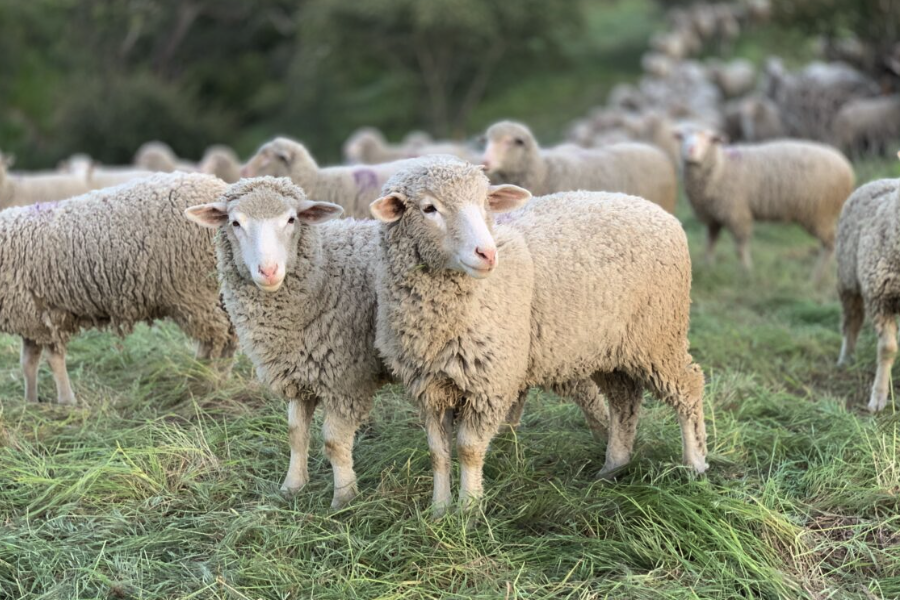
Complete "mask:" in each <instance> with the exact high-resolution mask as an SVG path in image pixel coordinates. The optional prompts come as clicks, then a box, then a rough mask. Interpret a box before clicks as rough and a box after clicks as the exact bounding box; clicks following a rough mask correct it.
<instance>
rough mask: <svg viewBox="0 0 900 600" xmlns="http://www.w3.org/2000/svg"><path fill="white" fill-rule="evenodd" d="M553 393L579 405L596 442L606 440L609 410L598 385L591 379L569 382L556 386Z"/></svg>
mask: <svg viewBox="0 0 900 600" xmlns="http://www.w3.org/2000/svg"><path fill="white" fill-rule="evenodd" d="M553 392H554V393H556V394H557V395H558V396H561V397H564V398H569V399H570V400H572V401H573V402H574V403H575V404H577V405H578V407H579V408H580V409H581V412H582V414H584V420H585V421H586V422H587V425H588V428H590V430H591V434H592V435H593V436H594V439H595V440H597V441H600V440H602V439H603V438H604V436H605V434H606V432H607V431H608V430H609V408H608V407H607V406H606V400H605V399H604V398H603V394H602V393H601V392H600V389H599V388H598V387H597V384H596V383H594V382H593V381H592V380H591V379H579V380H577V381H567V382H566V383H561V384H556V385H554V386H553Z"/></svg>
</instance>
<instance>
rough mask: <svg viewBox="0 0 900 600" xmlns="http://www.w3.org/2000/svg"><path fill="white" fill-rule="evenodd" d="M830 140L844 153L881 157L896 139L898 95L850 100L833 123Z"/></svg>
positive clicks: (899, 116)
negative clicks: (867, 153)
mask: <svg viewBox="0 0 900 600" xmlns="http://www.w3.org/2000/svg"><path fill="white" fill-rule="evenodd" d="M834 136H835V142H836V143H837V144H838V146H839V147H840V148H841V149H842V150H844V151H845V152H849V153H852V154H860V153H862V152H865V151H866V150H868V151H869V152H873V153H878V154H883V153H885V152H886V151H887V150H888V147H889V146H890V145H891V143H893V142H896V141H897V139H898V138H900V95H893V96H882V97H879V98H862V99H859V100H851V101H850V102H848V103H847V104H845V105H844V106H843V107H842V108H841V110H840V111H838V114H837V117H835V119H834Z"/></svg>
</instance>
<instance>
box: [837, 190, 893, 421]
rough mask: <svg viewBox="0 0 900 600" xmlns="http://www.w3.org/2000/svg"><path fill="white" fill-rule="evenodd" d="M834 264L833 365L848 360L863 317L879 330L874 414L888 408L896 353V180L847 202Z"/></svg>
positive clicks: (872, 402)
mask: <svg viewBox="0 0 900 600" xmlns="http://www.w3.org/2000/svg"><path fill="white" fill-rule="evenodd" d="M837 264H838V283H837V289H838V295H839V296H840V299H841V307H842V319H841V330H842V333H843V336H844V341H843V344H842V345H841V355H840V358H839V359H838V365H839V366H843V365H846V364H847V363H848V362H849V361H850V359H851V358H852V356H853V352H854V350H855V348H856V339H857V337H858V336H859V330H860V329H861V328H862V325H863V321H864V319H865V316H866V315H868V316H869V319H870V320H871V321H872V324H873V325H874V326H875V332H876V333H877V334H878V365H877V369H876V372H875V381H874V383H873V384H872V392H871V395H870V398H869V405H868V408H869V410H870V411H871V412H878V411H880V410H882V409H884V407H885V406H887V401H888V396H889V395H890V381H891V367H892V366H893V364H894V357H895V355H896V354H897V315H898V313H900V310H898V309H900V278H898V277H897V273H898V272H900V179H881V180H879V181H873V182H871V183H868V184H866V185H864V186H862V187H861V188H859V189H858V190H856V191H855V192H854V193H853V195H852V196H850V199H849V200H847V203H846V204H845V205H844V210H843V212H842V213H841V220H840V222H839V223H838V232H837Z"/></svg>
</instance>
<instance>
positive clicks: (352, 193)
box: [242, 137, 412, 219]
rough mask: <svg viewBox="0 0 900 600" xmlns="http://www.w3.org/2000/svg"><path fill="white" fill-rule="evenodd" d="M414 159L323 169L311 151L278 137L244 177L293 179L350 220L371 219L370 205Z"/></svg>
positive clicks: (252, 162) (250, 164)
mask: <svg viewBox="0 0 900 600" xmlns="http://www.w3.org/2000/svg"><path fill="white" fill-rule="evenodd" d="M411 164H412V161H411V160H397V161H394V162H389V163H384V164H379V165H364V166H354V167H325V168H320V167H319V165H317V164H316V161H315V159H314V158H313V157H312V156H311V155H310V153H309V151H307V149H306V148H305V147H304V146H303V144H300V143H298V142H295V141H294V140H290V139H287V138H283V137H279V138H275V139H274V140H272V141H271V142H268V143H266V144H263V146H262V147H261V148H260V149H259V150H258V151H257V153H256V155H255V156H254V157H253V158H251V159H250V161H249V162H248V163H247V164H246V165H245V166H244V169H243V171H242V175H243V176H244V177H260V176H263V175H270V176H272V177H290V178H291V180H292V181H293V182H294V183H296V184H297V185H299V186H300V187H302V188H303V191H304V192H305V193H306V194H307V195H308V196H309V197H310V198H314V199H315V200H319V201H322V202H331V203H333V204H338V205H340V206H341V207H342V208H343V209H344V212H345V213H346V214H347V215H348V216H350V217H356V218H359V219H364V218H367V217H369V216H370V215H369V203H370V202H372V200H374V199H375V198H377V197H378V194H379V193H380V190H381V186H382V185H384V182H385V181H387V180H388V178H390V176H391V175H393V174H394V173H396V172H397V171H399V170H400V169H403V168H405V167H408V166H410V165H411Z"/></svg>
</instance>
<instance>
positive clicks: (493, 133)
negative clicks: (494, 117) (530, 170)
mask: <svg viewBox="0 0 900 600" xmlns="http://www.w3.org/2000/svg"><path fill="white" fill-rule="evenodd" d="M486 137H487V147H486V148H485V150H484V158H483V160H482V163H483V164H484V166H485V169H486V170H487V172H488V173H489V174H494V173H504V172H512V173H518V172H520V171H521V170H522V169H523V168H527V166H528V165H529V164H530V162H531V157H532V155H533V154H534V153H536V152H537V149H538V148H537V141H536V140H535V139H534V135H532V133H531V131H530V130H529V129H528V128H527V127H525V126H524V125H520V124H519V123H512V122H509V121H505V122H502V123H497V124H495V125H492V126H491V127H490V128H489V129H488V130H487V134H486Z"/></svg>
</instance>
